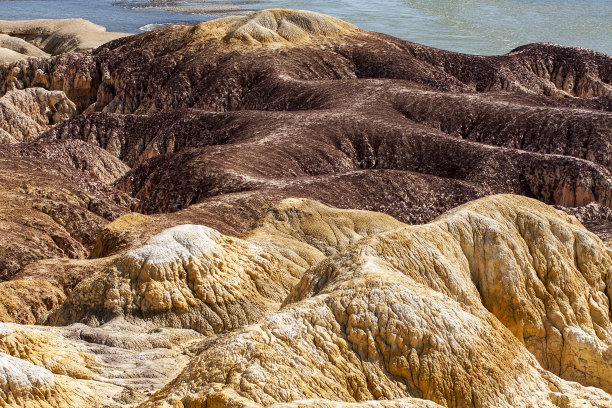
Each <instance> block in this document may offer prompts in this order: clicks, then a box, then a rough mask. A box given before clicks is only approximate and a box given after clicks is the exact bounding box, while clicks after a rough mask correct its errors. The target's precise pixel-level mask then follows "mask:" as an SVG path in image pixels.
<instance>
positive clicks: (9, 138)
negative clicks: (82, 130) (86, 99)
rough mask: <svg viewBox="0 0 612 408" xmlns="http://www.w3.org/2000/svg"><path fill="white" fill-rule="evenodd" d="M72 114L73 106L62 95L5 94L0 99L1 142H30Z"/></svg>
mask: <svg viewBox="0 0 612 408" xmlns="http://www.w3.org/2000/svg"><path fill="white" fill-rule="evenodd" d="M75 113H76V106H75V105H74V103H72V101H70V100H69V99H68V98H67V97H66V95H65V94H64V93H63V92H61V91H47V90H45V89H43V88H29V89H26V90H23V91H11V92H8V93H7V94H5V95H4V96H3V97H2V98H0V130H1V131H2V133H1V134H0V136H2V135H3V136H2V140H0V141H1V142H2V143H17V142H31V141H33V140H34V139H36V138H37V137H38V136H39V135H40V134H41V133H42V132H44V131H45V130H47V129H49V128H50V127H52V126H53V125H55V124H57V123H59V122H62V121H64V120H66V119H68V118H69V117H71V116H73V115H74V114H75Z"/></svg>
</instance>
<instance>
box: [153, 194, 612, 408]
mask: <svg viewBox="0 0 612 408" xmlns="http://www.w3.org/2000/svg"><path fill="white" fill-rule="evenodd" d="M545 254H546V256H547V258H545V257H544V256H545ZM553 254H554V256H552V255H553ZM610 255H611V254H610V252H609V250H608V249H607V248H606V247H605V245H604V244H603V243H602V242H601V241H600V240H599V239H598V238H597V237H596V236H594V235H593V234H591V233H589V232H587V231H586V230H585V229H584V228H583V227H582V226H581V225H580V224H579V223H577V222H576V220H575V219H573V218H570V217H569V216H567V215H565V214H564V213H562V212H560V211H556V210H554V209H551V208H549V207H547V206H545V205H543V204H541V203H539V202H536V201H534V200H529V199H525V198H520V197H515V196H493V197H490V198H486V199H482V200H478V201H475V202H473V203H469V204H467V205H465V206H462V207H459V208H458V209H456V210H453V211H451V212H449V213H447V214H445V215H443V216H442V217H440V218H439V219H437V220H436V221H434V222H433V223H431V224H428V225H424V226H406V227H403V228H397V229H393V230H390V231H386V232H381V233H378V234H374V235H372V236H370V237H367V238H364V239H362V240H360V241H358V242H357V243H356V244H355V245H353V246H349V247H347V248H346V249H345V250H343V251H340V252H338V253H337V254H336V255H333V256H330V257H329V258H327V259H326V260H323V261H322V262H320V263H318V264H317V265H316V266H314V267H313V268H311V269H309V270H308V271H307V272H306V273H305V275H304V276H303V278H302V279H301V281H300V282H299V283H298V284H297V285H295V286H294V287H293V289H292V290H291V293H290V294H289V296H288V297H287V299H286V300H285V302H284V307H283V308H281V309H280V310H279V311H278V312H276V313H274V314H271V315H269V316H267V317H266V318H264V319H263V320H262V321H261V322H259V323H258V324H256V325H253V326H247V327H245V328H243V329H242V330H238V331H233V332H230V333H227V334H225V335H222V336H219V337H217V338H214V339H211V340H207V341H204V342H203V343H201V344H200V345H199V346H198V348H199V351H198V353H199V356H198V358H196V359H194V360H192V361H191V362H190V364H189V365H188V366H187V367H186V369H185V370H184V371H183V373H182V374H181V375H179V376H178V377H177V378H176V380H174V381H173V382H171V383H169V384H168V385H167V386H166V387H165V388H164V389H162V390H161V391H160V392H159V393H158V394H156V395H155V396H154V397H153V398H152V400H151V401H150V402H148V403H146V404H144V406H215V404H220V406H223V405H225V406H232V404H234V405H235V406H259V405H261V406H269V405H271V404H275V403H283V402H290V401H292V400H303V399H308V398H322V399H327V400H336V401H345V402H351V401H368V400H372V399H381V398H382V399H389V400H396V399H398V398H405V397H407V396H412V397H417V398H423V399H427V400H431V401H434V402H436V403H438V404H440V405H442V406H451V407H459V406H530V405H537V406H578V405H579V404H585V406H601V407H605V406H609V405H610V404H611V403H612V399H611V397H610V396H609V395H607V394H606V393H605V392H602V391H601V390H599V391H598V390H597V389H595V388H584V387H582V386H579V385H577V384H575V383H567V382H565V381H564V380H561V379H559V378H558V377H556V375H555V374H557V375H560V376H561V377H563V378H565V379H567V380H571V381H578V382H580V383H581V384H583V385H595V386H597V387H601V388H602V389H604V390H608V391H610V389H611V387H612V384H610V383H609V378H611V377H610V370H611V369H612V365H610V362H609V357H608V350H609V348H610V344H611V341H612V336H611V332H610V324H611V323H610V316H609V306H610V297H609V296H610V282H609V281H608V271H609V269H610V266H611V262H612V258H610ZM546 259H547V260H548V263H549V265H547V264H546ZM551 262H554V263H553V264H550V263H551ZM553 294H554V296H553ZM543 345H544V347H542V346H543ZM398 404H399V402H398ZM366 406H367V405H366Z"/></svg>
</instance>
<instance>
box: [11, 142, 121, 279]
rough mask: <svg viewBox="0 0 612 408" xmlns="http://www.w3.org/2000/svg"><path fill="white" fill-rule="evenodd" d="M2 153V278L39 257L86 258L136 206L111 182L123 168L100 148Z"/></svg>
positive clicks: (21, 146)
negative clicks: (102, 233)
mask: <svg viewBox="0 0 612 408" xmlns="http://www.w3.org/2000/svg"><path fill="white" fill-rule="evenodd" d="M13 146H15V147H13ZM0 151H1V152H2V153H1V160H0V174H2V181H1V183H0V190H1V191H2V194H1V196H2V199H1V200H0V208H1V216H0V230H1V231H2V234H1V237H0V241H1V242H2V245H1V250H0V279H1V280H6V279H7V278H10V277H11V276H13V275H14V274H15V273H17V272H18V271H19V270H20V269H21V268H22V267H24V266H25V265H26V264H28V263H30V262H33V261H36V260H39V259H46V258H53V257H69V258H85V257H87V255H88V253H89V251H90V250H91V249H92V248H93V245H94V244H95V240H96V235H97V232H98V231H99V230H100V228H101V227H102V226H103V225H105V224H106V223H108V222H109V221H110V220H112V219H114V218H116V217H118V216H119V215H121V214H123V213H125V212H126V210H127V208H129V206H130V205H131V204H132V200H131V199H130V197H128V196H126V195H125V194H123V193H121V192H119V191H117V190H116V189H113V188H112V187H110V186H109V185H108V184H106V182H107V181H108V178H109V174H114V176H119V175H120V174H121V172H122V170H123V171H124V169H123V168H122V164H121V163H117V161H116V160H115V159H114V158H113V157H109V156H106V157H105V152H104V151H102V150H100V149H99V148H96V147H95V146H91V145H88V144H86V143H82V142H78V143H76V144H73V143H69V144H66V143H64V142H62V143H59V144H55V145H49V144H46V145H44V147H42V148H40V145H37V144H36V143H34V144H30V145H26V144H19V145H4V146H0ZM71 151H72V153H71ZM36 156H38V157H36ZM70 157H72V158H74V160H73V161H71V160H66V159H67V158H70ZM79 166H80V167H79ZM90 173H93V174H97V175H98V179H97V180H96V177H95V176H91V175H90Z"/></svg>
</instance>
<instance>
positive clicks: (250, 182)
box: [5, 10, 612, 230]
mask: <svg viewBox="0 0 612 408" xmlns="http://www.w3.org/2000/svg"><path fill="white" fill-rule="evenodd" d="M30 64H33V65H32V66H31V67H30V66H28V65H26V64H24V63H20V64H16V65H15V67H16V68H15V69H14V70H13V71H14V72H13V71H11V72H10V73H7V74H5V87H8V88H11V87H19V86H21V84H23V86H30V85H29V84H33V83H34V82H35V79H34V78H33V76H32V72H33V71H36V70H38V71H39V72H42V73H43V74H40V73H39V75H38V78H39V79H38V80H39V81H42V82H43V83H44V84H45V86H47V87H48V88H49V89H61V90H63V91H64V92H65V93H66V95H68V97H69V98H71V99H72V100H73V101H75V103H76V104H77V106H78V108H79V109H80V110H83V111H86V112H91V113H88V114H86V115H79V116H76V117H74V118H72V119H71V120H68V121H66V122H64V123H62V124H61V125H59V126H56V127H54V128H53V129H52V130H50V131H48V132H46V133H45V134H44V135H43V136H41V139H42V140H50V139H70V138H77V139H81V140H85V141H88V142H91V143H94V144H97V145H99V146H100V147H102V148H103V149H105V150H107V151H109V152H110V153H111V154H113V155H114V156H116V157H118V158H120V159H121V160H122V161H123V162H124V163H126V164H128V165H129V166H130V167H132V171H131V172H130V173H128V174H127V175H126V176H125V177H123V178H122V179H120V180H118V181H117V184H116V185H117V187H118V188H120V189H121V190H123V191H125V192H126V193H128V194H130V195H132V196H133V197H135V198H138V199H139V200H140V205H139V207H138V210H139V211H141V212H145V213H160V212H173V211H178V210H182V209H186V208H187V207H189V206H192V207H193V208H192V209H193V210H196V211H197V208H198V206H203V207H204V208H205V209H206V208H208V207H209V206H218V205H223V204H220V203H221V202H223V201H224V200H230V201H231V202H232V203H234V202H235V200H236V199H237V198H236V194H238V195H239V196H240V198H239V200H241V202H243V203H244V205H246V206H247V207H248V206H250V205H252V204H249V203H255V202H256V201H257V202H258V203H259V202H261V200H264V201H265V202H267V203H268V204H270V203H272V202H274V201H276V200H278V199H282V198H285V197H291V196H305V197H312V198H315V199H318V200H322V201H323V202H326V203H329V204H332V205H337V206H343V207H347V206H348V207H351V206H357V207H359V208H364V209H370V210H377V211H383V212H386V213H388V214H391V215H394V216H395V217H398V218H399V219H401V220H402V221H406V222H426V221H428V220H431V219H432V218H433V217H435V216H436V215H438V214H440V213H442V212H444V211H446V210H448V209H450V208H452V207H453V206H455V205H458V204H460V203H462V202H465V201H467V200H470V199H473V198H477V197H480V196H482V195H486V194H492V193H507V192H510V193H515V194H522V195H527V196H530V197H535V198H538V199H540V200H542V201H544V202H546V203H549V204H555V205H561V206H564V207H578V206H583V205H586V204H588V203H590V202H593V201H594V202H598V203H600V204H602V205H604V206H610V205H611V204H612V196H611V191H612V190H611V186H612V184H611V176H610V166H611V162H610V159H609V158H610V157H612V155H611V153H612V144H611V142H610V140H612V139H611V136H612V113H611V111H610V98H611V96H610V95H611V94H612V85H610V84H611V83H612V59H611V58H610V57H609V56H607V55H604V54H599V53H595V52H592V51H589V50H585V49H578V48H568V47H562V46H558V45H555V44H532V45H528V46H524V47H521V48H518V49H516V50H514V51H512V52H511V53H509V54H507V55H502V56H493V57H483V56H470V55H463V54H457V53H452V52H447V51H442V50H437V49H432V48H428V47H424V46H421V45H418V44H414V43H410V42H407V41H403V40H399V39H396V38H392V37H389V36H385V35H382V34H377V33H370V32H366V31H362V30H359V29H357V28H356V27H354V26H351V25H349V24H346V23H342V22H339V21H337V20H333V19H331V20H329V19H326V18H324V17H322V16H321V15H317V14H314V13H309V12H304V13H302V12H287V11H282V10H271V11H262V12H258V13H255V14H254V15H252V16H250V17H240V18H230V19H220V20H215V21H214V22H209V23H203V24H200V25H199V26H196V27H186V26H172V27H168V28H165V29H163V30H159V31H155V32H151V33H145V34H142V35H139V36H133V37H126V38H122V39H119V40H117V41H113V42H111V43H108V44H106V45H104V46H102V47H100V48H98V49H97V50H95V51H94V52H93V53H84V54H74V55H66V56H62V57H58V58H55V59H51V60H48V61H47V60H45V62H44V63H41V61H40V60H33V61H32V62H31V63H30ZM34 67H35V68H36V70H34V69H33V68H34ZM40 78H43V79H40ZM67 84H69V85H67ZM8 88H7V89H8ZM95 111H101V112H95ZM186 174H188V175H189V176H188V177H186V176H185V175H186ZM208 202H210V203H209V204H207V203H208ZM194 205H195V207H194ZM232 205H233V204H232ZM204 211H206V210H204ZM192 215H193V212H192ZM257 215H258V216H260V215H261V212H259V213H258V214H257ZM189 217H191V216H189ZM213 218H214V217H213ZM256 218H257V217H256V216H255V215H251V216H249V218H248V221H244V222H243V225H241V227H240V229H239V230H244V229H245V228H246V227H247V226H248V223H249V222H251V221H252V220H254V219H256ZM188 221H190V222H197V221H198V218H197V217H196V218H195V219H194V218H189V219H188ZM200 221H202V220H200ZM217 226H218V225H217Z"/></svg>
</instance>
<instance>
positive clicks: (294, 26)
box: [195, 9, 357, 45]
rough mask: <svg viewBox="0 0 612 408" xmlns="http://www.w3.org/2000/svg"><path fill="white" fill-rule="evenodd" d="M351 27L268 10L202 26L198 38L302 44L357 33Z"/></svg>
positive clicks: (311, 15)
mask: <svg viewBox="0 0 612 408" xmlns="http://www.w3.org/2000/svg"><path fill="white" fill-rule="evenodd" d="M356 29H357V27H355V26H354V25H352V24H349V23H347V22H345V21H342V20H339V19H337V18H334V17H330V16H326V15H324V14H319V13H315V12H312V11H307V10H286V9H268V10H261V11H257V12H255V13H253V14H251V15H249V16H239V17H226V18H220V19H216V20H213V21H210V22H206V23H201V24H200V25H198V26H197V27H196V31H195V34H196V36H199V35H202V36H205V37H211V36H212V37H215V38H222V39H223V40H225V41H227V42H230V43H232V42H234V43H243V44H244V43H246V44H249V45H261V44H273V43H275V44H279V45H280V44H299V43H305V42H308V41H310V40H313V39H316V38H324V37H334V36H338V35H341V34H346V33H349V32H351V31H354V30H356Z"/></svg>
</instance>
